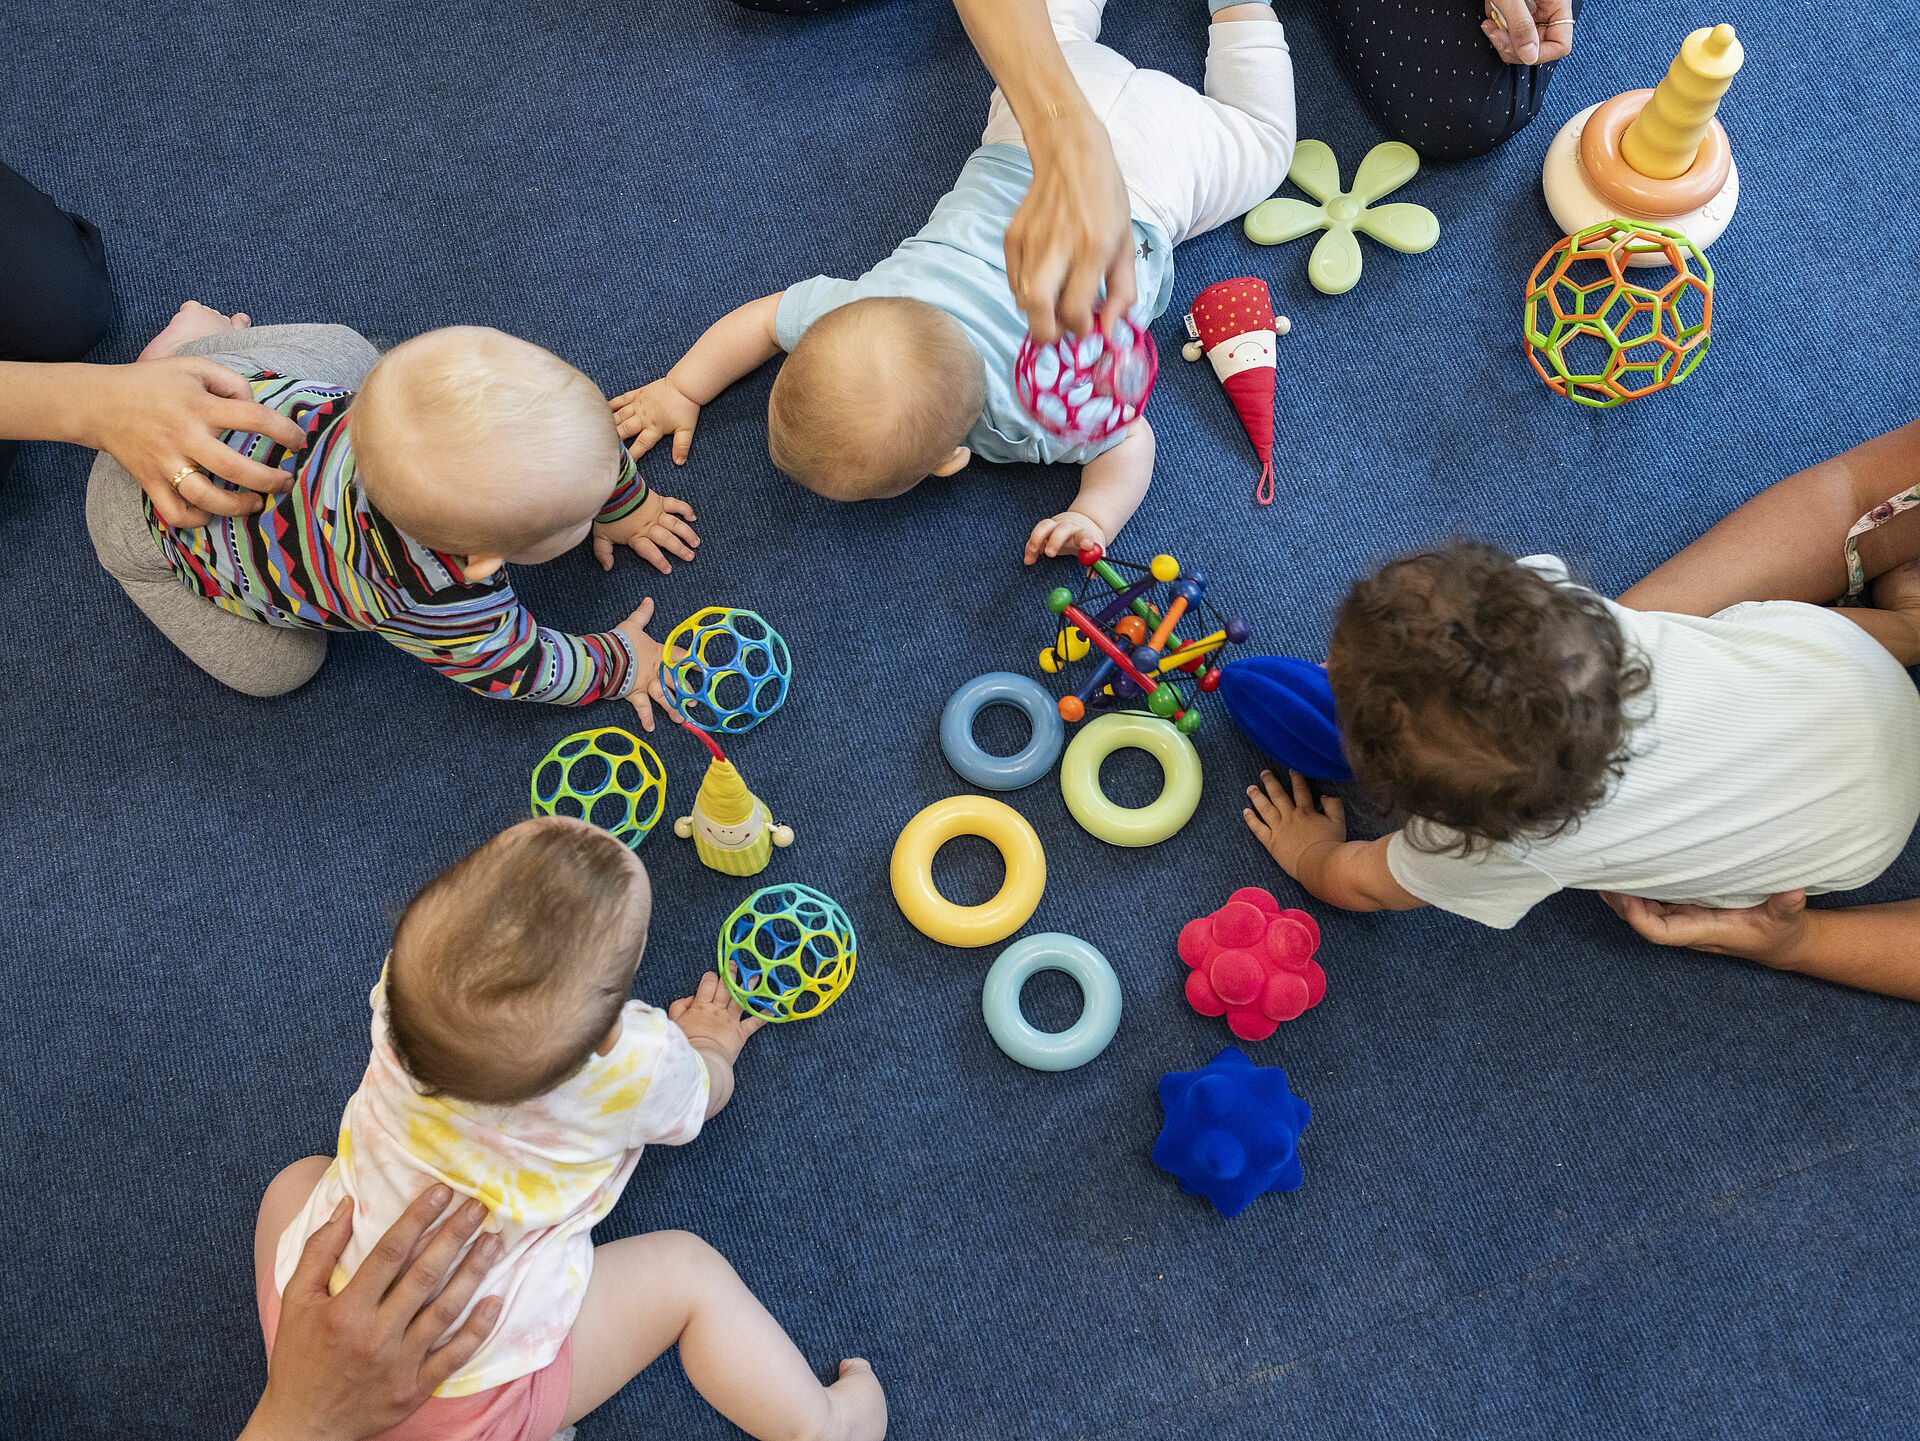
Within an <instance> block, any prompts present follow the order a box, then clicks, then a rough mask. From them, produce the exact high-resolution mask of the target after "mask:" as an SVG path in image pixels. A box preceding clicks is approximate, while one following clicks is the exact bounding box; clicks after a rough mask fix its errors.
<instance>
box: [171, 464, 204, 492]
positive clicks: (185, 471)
mask: <svg viewBox="0 0 1920 1441" xmlns="http://www.w3.org/2000/svg"><path fill="white" fill-rule="evenodd" d="M199 473H200V467H199V466H197V465H183V466H181V467H180V469H178V470H176V471H175V472H174V473H173V474H172V475H170V476H168V477H167V484H168V485H171V486H172V487H173V493H174V494H175V495H178V494H179V493H180V482H181V481H183V480H185V479H186V478H187V477H188V476H190V475H198V474H199Z"/></svg>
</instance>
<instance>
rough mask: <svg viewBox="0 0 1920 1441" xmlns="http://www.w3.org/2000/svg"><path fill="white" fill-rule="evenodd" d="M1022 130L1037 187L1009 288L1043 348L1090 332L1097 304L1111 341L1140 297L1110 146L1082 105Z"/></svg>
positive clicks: (1021, 228)
mask: <svg viewBox="0 0 1920 1441" xmlns="http://www.w3.org/2000/svg"><path fill="white" fill-rule="evenodd" d="M1076 98H1077V97H1076ZM1024 128H1025V133H1026V139H1027V146H1028V154H1030V155H1031V156H1032V157H1033V185H1032V186H1031V188H1029V189H1028V191H1027V196H1026V199H1024V200H1022V201H1021V202H1020V208H1019V209H1018V210H1017V211H1015V212H1014V216H1013V221H1012V223H1011V224H1009V225H1008V226H1007V240H1006V251H1007V284H1008V285H1009V286H1011V287H1012V289H1013V298H1014V300H1015V301H1016V302H1017V303H1018V304H1019V306H1020V308H1021V309H1022V310H1023V311H1025V312H1026V316H1027V329H1028V330H1029V331H1031V332H1032V334H1033V338H1034V340H1035V341H1036V342H1037V343H1040V344H1043V345H1044V344H1045V343H1047V342H1048V341H1051V340H1055V339H1058V338H1059V335H1060V332H1061V331H1063V330H1066V331H1071V332H1072V333H1074V334H1076V335H1085V334H1087V333H1088V332H1090V331H1091V330H1092V329H1093V310H1094V306H1095V305H1102V309H1101V322H1102V328H1103V329H1104V330H1105V331H1106V332H1107V334H1108V335H1112V334H1113V330H1114V327H1115V326H1117V325H1118V324H1119V323H1120V318H1121V317H1122V316H1124V315H1125V314H1126V313H1127V311H1129V310H1130V309H1132V308H1133V303H1134V301H1135V300H1136V299H1137V298H1138V296H1137V293H1136V290H1135V286H1134V279H1133V220H1132V217H1131V214H1130V212H1129V209H1128V206H1127V187H1126V184H1125V182H1124V181H1122V180H1121V178H1120V166H1119V164H1118V162H1116V161H1115V160H1114V158H1113V142H1112V141H1111V140H1109V139H1108V138H1107V128H1106V126H1104V125H1102V124H1101V123H1100V121H1099V118H1098V117H1097V116H1095V115H1094V113H1093V111H1092V110H1091V109H1089V108H1088V106H1087V104H1086V102H1085V101H1084V100H1080V101H1079V104H1078V105H1077V107H1075V108H1070V109H1060V110H1058V111H1057V112H1056V111H1053V110H1050V111H1049V112H1048V114H1047V115H1046V116H1045V117H1044V118H1043V119H1042V120H1041V121H1039V122H1038V123H1036V124H1034V125H1031V126H1026V127H1024ZM1103 280H1104V281H1105V282H1106V286H1107V298H1106V301H1105V302H1104V304H1102V302H1101V300H1100V283H1101V281H1103Z"/></svg>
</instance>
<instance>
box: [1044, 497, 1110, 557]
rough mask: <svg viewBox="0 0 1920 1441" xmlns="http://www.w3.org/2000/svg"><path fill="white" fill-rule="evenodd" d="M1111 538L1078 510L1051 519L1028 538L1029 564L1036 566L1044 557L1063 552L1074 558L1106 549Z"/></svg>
mask: <svg viewBox="0 0 1920 1441" xmlns="http://www.w3.org/2000/svg"><path fill="white" fill-rule="evenodd" d="M1106 543H1107V537H1106V535H1105V533H1104V532H1103V531H1102V530H1101V529H1100V527H1099V526H1097V525H1095V524H1094V523H1093V522H1092V521H1091V520H1089V519H1087V517H1086V516H1084V515H1082V514H1080V512H1079V511H1077V510H1063V511H1061V512H1060V514H1058V515H1050V516H1048V517H1047V518H1046V519H1045V520H1043V521H1041V522H1040V524H1038V525H1036V526H1035V527H1034V528H1033V534H1031V535H1029V536H1028V537H1027V554H1026V561H1027V564H1028V565H1032V564H1033V563H1034V562H1035V561H1036V560H1038V559H1040V557H1041V555H1043V554H1045V555H1048V556H1055V555H1058V554H1060V552H1061V551H1063V550H1064V551H1066V552H1068V553H1069V554H1073V553H1075V552H1078V551H1082V550H1085V549H1086V548H1087V547H1088V546H1090V545H1097V546H1102V547H1104V546H1105V545H1106Z"/></svg>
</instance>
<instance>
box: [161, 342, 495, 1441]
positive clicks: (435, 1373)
mask: <svg viewBox="0 0 1920 1441" xmlns="http://www.w3.org/2000/svg"><path fill="white" fill-rule="evenodd" d="M149 363H151V362H149ZM452 1194H453V1193H452V1192H451V1191H449V1190H448V1189H447V1187H445V1186H435V1187H433V1188H432V1189H431V1190H429V1191H427V1192H425V1193H424V1194H422V1195H421V1196H419V1197H418V1198H417V1199H416V1200H415V1201H414V1203H413V1204H412V1205H411V1206H409V1207H407V1209H406V1211H405V1212H403V1213H402V1214H401V1217H400V1219H399V1220H397V1221H395V1222H394V1223H393V1225H391V1226H389V1227H388V1228H387V1233H386V1235H384V1236H382V1237H381V1238H380V1240H379V1242H378V1243H377V1244H376V1245H375V1246H374V1248H373V1250H372V1251H371V1252H370V1253H368V1256H367V1259H366V1260H365V1261H364V1262H362V1263H361V1265H360V1269H359V1270H358V1271H356V1272H354V1275H353V1279H352V1280H351V1281H349V1282H347V1284H346V1286H345V1287H344V1288H342V1290H341V1292H340V1294H339V1295H337V1296H329V1295H328V1294H327V1281H328V1278H329V1277H330V1276H331V1275H332V1274H333V1268H334V1267H335V1265H337V1264H338V1263H339V1260H340V1257H341V1255H342V1253H344V1252H345V1250H346V1248H347V1239H348V1237H350V1236H351V1235H352V1234H353V1203H352V1202H351V1201H350V1200H346V1201H342V1202H341V1203H340V1205H339V1206H338V1207H337V1208H336V1209H335V1211H334V1213H333V1217H332V1219H331V1220H329V1221H328V1222H327V1224H326V1225H324V1226H322V1227H321V1228H320V1229H319V1230H318V1231H315V1232H314V1233H313V1235H312V1236H310V1237H308V1239H307V1244H306V1247H305V1249H304V1250H302V1251H301V1253H300V1264H299V1266H298V1267H297V1268H296V1269H295V1270H294V1273H293V1277H292V1279H291V1280H290V1281H288V1283H287V1290H286V1295H285V1297H284V1298H283V1299H282V1302H281V1310H280V1329H279V1332H278V1333H277V1334H276V1335H275V1337H274V1342H273V1355H272V1356H271V1357H270V1358H269V1360H268V1362H267V1389H266V1393H265V1394H264V1395H263V1396H261V1398H260V1404H259V1406H258V1407H256V1408H255V1410H254V1413H253V1417H252V1419H251V1420H249V1421H248V1422H247V1426H246V1429H245V1430H244V1431H242V1432H241V1433H240V1434H241V1438H242V1441H360V1438H361V1437H365V1436H373V1435H377V1434H378V1433H380V1432H382V1431H385V1430H387V1429H388V1428H389V1427H392V1426H397V1425H399V1423H400V1422H402V1421H404V1420H406V1419H407V1417H409V1416H411V1415H412V1414H413V1413H414V1412H415V1411H417V1410H419V1409H420V1407H421V1405H422V1404H423V1403H424V1402H425V1401H426V1399H427V1398H428V1397H429V1396H431V1395H432V1394H433V1393H434V1390H435V1389H436V1388H437V1387H439V1386H440V1385H441V1383H443V1382H444V1381H445V1380H446V1379H447V1378H448V1377H449V1376H451V1375H452V1374H453V1373H454V1372H455V1371H457V1370H459V1369H460V1368H461V1367H462V1366H464V1365H466V1363H467V1362H468V1361H469V1360H471V1359H472V1357H473V1353H474V1352H475V1351H477V1350H478V1349H479V1348H480V1343H481V1342H482V1341H484V1340H486V1338H487V1335H488V1333H489V1332H491V1331H492V1330H493V1326H494V1323H495V1322H496V1321H498V1320H499V1319H500V1308H501V1300H500V1298H499V1297H498V1296H489V1297H488V1298H487V1299H486V1300H484V1301H482V1302H481V1303H480V1304H479V1305H478V1306H476V1307H475V1308H474V1310H473V1314H472V1315H471V1316H469V1317H468V1318H467V1321H466V1324H465V1325H463V1326H462V1327H461V1328H460V1329H459V1331H457V1332H456V1333H455V1334H454V1335H453V1336H451V1337H449V1338H448V1339H447V1341H446V1344H444V1345H436V1344H435V1343H436V1342H437V1341H439V1339H440V1337H441V1336H442V1335H443V1334H444V1333H445V1332H446V1330H447V1328H448V1327H450V1326H451V1325H453V1323H454V1322H455V1321H456V1320H458V1319H459V1316H460V1312H461V1311H462V1310H463V1309H464V1308H465V1307H466V1304H467V1302H468V1301H470V1300H471V1299H472V1298H473V1293H474V1292H475V1291H476V1290H477V1289H478V1288H479V1285H480V1282H481V1280H482V1278H483V1277H485V1275H486V1273H487V1270H488V1268H489V1267H490V1266H492V1265H493V1263H494V1261H495V1260H496V1259H497V1258H498V1255H499V1251H500V1241H499V1238H498V1237H495V1236H483V1237H482V1238H481V1239H480V1240H479V1241H478V1242H477V1243H476V1244H475V1245H474V1247H473V1249H472V1250H470V1251H468V1252H467V1254H466V1256H465V1257H464V1258H463V1259H462V1260H461V1261H460V1264H459V1266H458V1267H454V1265H453V1262H454V1258H455V1256H457V1255H458V1254H459V1251H460V1248H461V1246H463V1245H465V1244H466V1241H467V1238H468V1237H470V1236H472V1235H473V1233H474V1232H475V1231H476V1230H478V1229H479V1226H480V1223H481V1222H482V1221H484V1220H485V1219H486V1214H487V1211H486V1207H485V1206H483V1205H481V1204H480V1202H478V1201H472V1200H470V1201H467V1202H466V1203H465V1204H464V1205H462V1206H461V1207H460V1209H459V1210H457V1211H455V1212H454V1213H453V1215H452V1216H451V1217H449V1218H448V1219H447V1222H446V1224H445V1225H443V1226H441V1227H440V1229H439V1230H438V1231H437V1232H435V1233H434V1236H433V1239H432V1240H431V1241H429V1242H428V1243H427V1245H426V1247H425V1249H424V1250H422V1251H421V1252H420V1254H419V1255H418V1256H415V1255H414V1248H415V1247H416V1246H418V1245H419V1243H420V1238H421V1237H422V1236H423V1235H425V1234H426V1231H427V1228H428V1227H429V1226H431V1225H432V1224H433V1222H434V1220H435V1219H436V1218H437V1217H438V1216H439V1215H440V1213H441V1212H442V1211H443V1210H445V1209H446V1206H447V1202H448V1201H449V1200H450V1199H451V1198H452ZM409 1261H411V1264H409ZM450 1268H451V1269H452V1270H453V1275H452V1277H451V1278H449V1279H448V1280H447V1284H446V1286H445V1287H444V1288H443V1289H440V1280H441V1278H442V1277H443V1276H446V1274H447V1272H448V1270H449V1269H450ZM436 1289H439V1294H438V1295H435V1291H436Z"/></svg>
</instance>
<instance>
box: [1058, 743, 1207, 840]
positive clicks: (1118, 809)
mask: <svg viewBox="0 0 1920 1441" xmlns="http://www.w3.org/2000/svg"><path fill="white" fill-rule="evenodd" d="M1129 747H1131V748H1133V749H1135V750H1143V751H1145V752H1146V753H1147V754H1148V755H1150V756H1152V757H1153V758H1154V759H1155V760H1157V761H1159V762H1160V782H1161V784H1160V795H1159V798H1158V799H1157V800H1155V801H1154V802H1153V803H1152V804H1151V805H1145V806H1139V807H1132V806H1117V805H1115V804H1114V803H1113V802H1112V801H1110V800H1108V799H1107V796H1106V792H1104V791H1102V790H1101V789H1100V763H1101V762H1102V761H1104V760H1105V759H1106V758H1107V757H1108V756H1110V755H1112V754H1113V753H1114V752H1115V751H1117V750H1126V749H1128V748H1129ZM1060 794H1061V795H1062V796H1063V797H1064V798H1065V799H1066V802H1067V809H1068V810H1069V811H1071V812H1072V813H1073V818H1074V819H1075V820H1076V821H1078V822H1080V824H1081V826H1082V827H1083V828H1084V829H1085V830H1086V832H1087V834H1088V835H1090V836H1093V837H1094V838H1095V839H1097V840H1103V841H1105V842H1106V843H1107V844H1108V845H1110V846H1151V845H1158V844H1159V843H1160V842H1161V841H1164V840H1165V839H1167V837H1169V836H1171V835H1173V834H1174V833H1175V832H1177V831H1178V830H1179V829H1180V827H1182V826H1184V825H1185V824H1186V823H1187V822H1188V821H1190V820H1192V819H1193V813H1194V811H1195V810H1196V809H1197V808H1198V807H1199V805H1200V752H1198V751H1196V750H1195V749H1194V748H1193V742H1192V741H1190V740H1188V739H1187V738H1186V737H1185V736H1183V735H1181V734H1180V732H1179V731H1177V730H1175V729H1174V728H1173V726H1172V724H1171V723H1170V722H1167V721H1163V720H1161V719H1160V717H1159V716H1154V715H1142V714H1141V713H1139V712H1138V711H1109V712H1108V713H1107V714H1106V715H1103V716H1100V717H1098V718H1096V719H1094V720H1090V721H1088V722H1087V723H1086V725H1085V726H1083V727H1082V728H1081V730H1080V734H1079V735H1077V736H1075V737H1074V738H1073V744H1072V745H1070V746H1068V747H1067V754H1066V758H1065V759H1064V760H1062V761H1061V762H1060Z"/></svg>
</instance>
